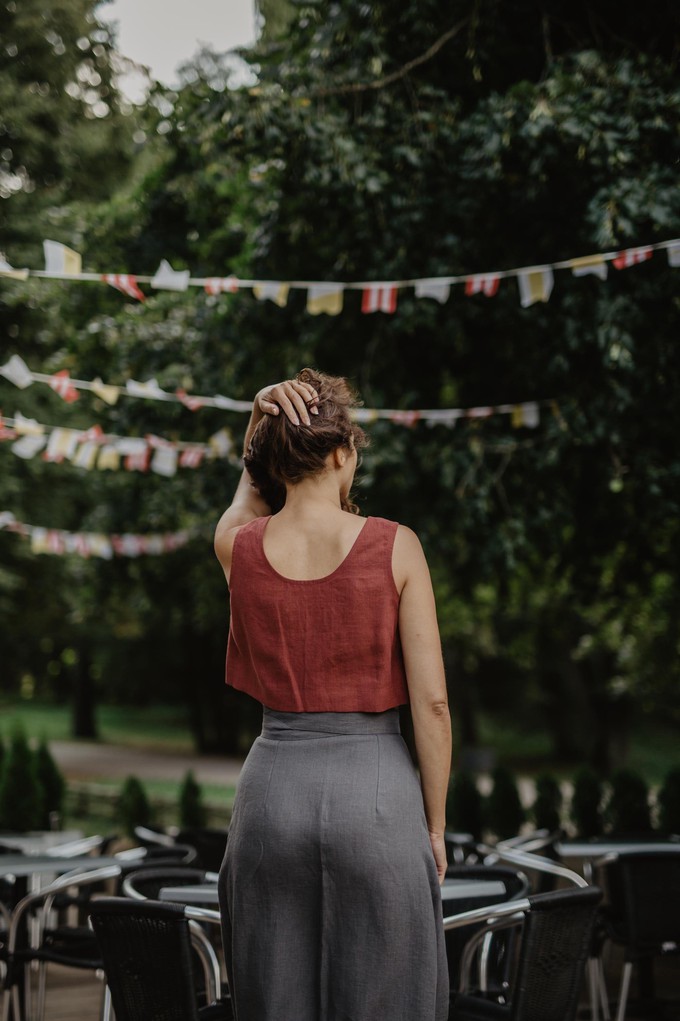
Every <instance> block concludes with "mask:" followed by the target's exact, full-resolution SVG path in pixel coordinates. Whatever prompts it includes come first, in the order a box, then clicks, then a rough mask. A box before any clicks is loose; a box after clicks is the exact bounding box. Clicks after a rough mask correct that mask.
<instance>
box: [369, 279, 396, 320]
mask: <svg viewBox="0 0 680 1021" xmlns="http://www.w3.org/2000/svg"><path fill="white" fill-rule="evenodd" d="M396 308H397V287H396V285H395V284H370V285H369V286H368V287H365V288H364V292H363V295H362V298H361V311H362V312H388V313H392V312H394V311H395V310H396Z"/></svg>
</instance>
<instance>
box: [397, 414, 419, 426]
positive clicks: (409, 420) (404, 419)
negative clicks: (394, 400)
mask: <svg viewBox="0 0 680 1021" xmlns="http://www.w3.org/2000/svg"><path fill="white" fill-rule="evenodd" d="M419 419H420V412H419V411H393V412H392V414H391V415H390V422H396V423H397V425H405V426H408V427H409V428H412V427H413V426H414V425H415V424H416V422H417V421H418V420H419Z"/></svg>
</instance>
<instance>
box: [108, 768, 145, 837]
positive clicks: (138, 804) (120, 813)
mask: <svg viewBox="0 0 680 1021" xmlns="http://www.w3.org/2000/svg"><path fill="white" fill-rule="evenodd" d="M116 816H117V819H118V822H119V823H120V824H121V826H122V827H123V829H124V830H125V832H126V833H127V835H128V836H130V837H133V836H134V833H135V826H148V825H150V823H151V805H150V804H149V799H148V797H147V796H146V791H145V790H144V788H143V787H142V784H141V783H140V781H139V780H138V779H137V777H136V776H128V777H127V779H126V780H125V782H124V784H123V786H122V788H121V791H120V795H119V798H118V804H117V806H116Z"/></svg>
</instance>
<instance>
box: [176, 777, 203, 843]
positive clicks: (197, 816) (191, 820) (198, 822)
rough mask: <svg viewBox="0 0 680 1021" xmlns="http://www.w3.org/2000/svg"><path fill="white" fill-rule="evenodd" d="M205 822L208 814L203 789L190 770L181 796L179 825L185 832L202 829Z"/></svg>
mask: <svg viewBox="0 0 680 1021" xmlns="http://www.w3.org/2000/svg"><path fill="white" fill-rule="evenodd" d="M205 822H206V812H205V806H204V804H203V800H202V792H201V788H200V785H199V784H198V783H197V782H196V779H195V777H194V774H193V772H192V771H191V770H188V771H187V773H186V775H185V777H184V780H183V782H182V787H181V790H180V794H179V825H180V828H181V829H183V830H189V829H201V828H202V827H204V826H205Z"/></svg>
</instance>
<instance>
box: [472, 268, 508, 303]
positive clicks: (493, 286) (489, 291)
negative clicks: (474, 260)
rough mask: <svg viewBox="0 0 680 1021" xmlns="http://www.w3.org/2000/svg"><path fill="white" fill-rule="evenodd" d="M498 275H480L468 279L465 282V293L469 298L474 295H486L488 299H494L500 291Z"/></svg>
mask: <svg viewBox="0 0 680 1021" xmlns="http://www.w3.org/2000/svg"><path fill="white" fill-rule="evenodd" d="M500 280H501V278H500V276H499V275H498V273H487V274H479V275H477V276H472V277H468V278H467V279H466V281H465V293H466V294H467V296H468V297H470V296H471V295H473V294H485V295H486V296H487V298H493V296H494V294H496V293H497V291H498V285H499V283H500Z"/></svg>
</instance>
